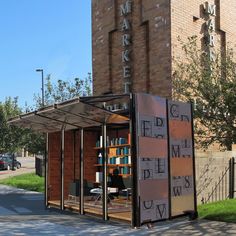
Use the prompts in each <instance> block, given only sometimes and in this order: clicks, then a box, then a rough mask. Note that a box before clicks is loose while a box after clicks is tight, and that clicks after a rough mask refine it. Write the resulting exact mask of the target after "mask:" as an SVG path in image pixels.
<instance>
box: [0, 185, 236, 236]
mask: <svg viewBox="0 0 236 236" xmlns="http://www.w3.org/2000/svg"><path fill="white" fill-rule="evenodd" d="M0 235H3V236H5V235H6V236H7V235H39V236H40V235H57V236H64V235H66V236H67V235H79V236H90V235H91V236H93V235H94V236H100V235H101V236H104V235H112V236H118V235H119V236H120V235H129V236H131V235H134V236H136V235H150V236H156V235H164V236H174V235H175V236H176V235H181V236H182V235H192V236H195V235H196V236H197V235H236V224H229V223H224V222H215V221H207V220H195V221H189V220H188V219H187V218H179V219H176V220H173V221H164V222H158V223H155V224H153V228H150V229H148V228H147V227H146V226H142V227H140V228H138V229H132V228H131V227H130V226H129V225H128V224H124V223H120V222H104V221H103V220H101V219H99V218H94V217H90V216H81V215H79V214H75V213H70V212H64V213H62V212H60V211H57V210H52V209H51V210H49V209H47V210H46V209H45V207H44V195H43V194H41V193H37V192H32V191H26V190H23V189H17V188H13V187H9V186H4V185H0Z"/></svg>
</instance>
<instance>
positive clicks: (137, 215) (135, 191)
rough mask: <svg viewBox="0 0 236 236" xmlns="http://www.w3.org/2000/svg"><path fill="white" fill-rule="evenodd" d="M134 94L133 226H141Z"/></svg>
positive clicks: (132, 114)
mask: <svg viewBox="0 0 236 236" xmlns="http://www.w3.org/2000/svg"><path fill="white" fill-rule="evenodd" d="M134 96H135V95H134V94H130V108H129V109H130V111H129V113H130V147H131V157H132V159H131V160H132V161H131V168H132V219H131V226H132V227H133V228H134V227H140V205H139V202H140V201H139V191H138V177H139V176H138V159H137V142H136V110H135V98H134Z"/></svg>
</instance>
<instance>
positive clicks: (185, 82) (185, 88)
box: [173, 37, 236, 150]
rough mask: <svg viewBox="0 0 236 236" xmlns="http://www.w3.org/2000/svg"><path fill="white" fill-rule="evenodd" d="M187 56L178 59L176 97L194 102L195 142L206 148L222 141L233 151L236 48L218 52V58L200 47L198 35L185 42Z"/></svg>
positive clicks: (174, 84)
mask: <svg viewBox="0 0 236 236" xmlns="http://www.w3.org/2000/svg"><path fill="white" fill-rule="evenodd" d="M182 49H183V52H184V58H183V59H182V60H179V59H178V60H175V63H174V68H175V69H174V73H173V95H174V96H173V97H174V98H175V99H178V100H183V101H192V102H193V101H195V102H194V104H195V106H194V118H195V120H196V122H195V133H196V135H197V139H196V142H197V144H199V145H200V146H201V147H203V148H207V147H208V146H209V145H211V144H213V143H216V142H217V143H219V144H220V146H221V147H222V148H224V149H227V150H231V146H232V144H233V143H235V142H236V93H235V91H236V64H235V61H234V54H233V50H232V49H230V48H227V50H226V51H225V52H224V51H219V52H215V61H212V60H210V58H209V55H208V53H206V52H205V51H202V50H201V49H199V47H198V46H197V37H190V38H189V39H188V42H187V43H182Z"/></svg>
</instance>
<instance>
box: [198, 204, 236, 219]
mask: <svg viewBox="0 0 236 236" xmlns="http://www.w3.org/2000/svg"><path fill="white" fill-rule="evenodd" d="M198 214H199V217H201V218H205V219H209V220H216V221H224V222H231V223H236V199H230V200H225V201H219V202H215V203H209V204H204V205H200V206H198Z"/></svg>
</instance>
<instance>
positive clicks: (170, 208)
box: [166, 99, 172, 219]
mask: <svg viewBox="0 0 236 236" xmlns="http://www.w3.org/2000/svg"><path fill="white" fill-rule="evenodd" d="M166 119H167V122H166V126H167V155H168V156H167V160H168V201H169V219H171V217H172V204H171V180H172V178H171V156H170V148H169V147H170V138H169V103H168V99H166Z"/></svg>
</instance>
